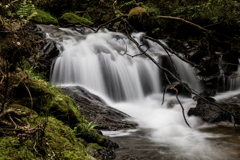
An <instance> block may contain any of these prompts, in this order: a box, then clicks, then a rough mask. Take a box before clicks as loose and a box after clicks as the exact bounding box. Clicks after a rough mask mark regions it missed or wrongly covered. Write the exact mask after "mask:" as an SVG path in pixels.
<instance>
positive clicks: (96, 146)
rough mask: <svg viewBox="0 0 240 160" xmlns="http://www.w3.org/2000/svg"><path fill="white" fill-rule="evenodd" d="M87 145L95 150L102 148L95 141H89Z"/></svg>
mask: <svg viewBox="0 0 240 160" xmlns="http://www.w3.org/2000/svg"><path fill="white" fill-rule="evenodd" d="M88 146H90V147H92V148H93V149H96V150H97V151H101V150H102V149H103V147H101V146H99V145H98V144H97V143H89V144H88Z"/></svg>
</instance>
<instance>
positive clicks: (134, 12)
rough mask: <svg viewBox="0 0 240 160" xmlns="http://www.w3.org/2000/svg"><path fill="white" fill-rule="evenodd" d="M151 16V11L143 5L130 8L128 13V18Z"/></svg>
mask: <svg viewBox="0 0 240 160" xmlns="http://www.w3.org/2000/svg"><path fill="white" fill-rule="evenodd" d="M148 16H149V13H148V11H147V9H146V8H143V7H135V8H133V9H131V10H130V12H129V14H128V19H131V18H141V19H142V18H147V17H148Z"/></svg>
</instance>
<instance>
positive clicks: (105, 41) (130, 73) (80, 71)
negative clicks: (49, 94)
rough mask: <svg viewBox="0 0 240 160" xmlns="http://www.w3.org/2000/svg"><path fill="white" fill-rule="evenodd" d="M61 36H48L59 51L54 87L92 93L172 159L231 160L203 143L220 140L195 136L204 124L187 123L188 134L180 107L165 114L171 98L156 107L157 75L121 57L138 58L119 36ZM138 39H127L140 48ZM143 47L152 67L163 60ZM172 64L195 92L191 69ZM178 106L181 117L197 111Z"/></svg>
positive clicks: (154, 49)
mask: <svg viewBox="0 0 240 160" xmlns="http://www.w3.org/2000/svg"><path fill="white" fill-rule="evenodd" d="M61 30H64V31H65V32H67V33H68V34H67V35H62V36H61V38H58V39H56V37H51V35H49V38H55V41H57V42H58V43H59V44H61V45H62V46H63V48H64V50H63V52H62V53H61V54H60V56H59V57H58V58H57V59H56V62H55V63H54V67H53V72H52V81H51V82H52V83H53V84H56V85H81V86H83V87H85V88H87V89H89V90H90V91H93V92H94V93H97V95H99V96H100V97H102V98H104V100H106V102H107V103H108V104H109V105H110V106H112V107H115V108H117V109H119V110H121V111H123V112H125V113H127V114H129V115H130V116H132V117H133V120H134V121H136V122H137V123H138V124H139V127H140V128H146V129H149V132H150V136H149V137H148V138H149V139H151V140H152V141H154V142H157V143H159V144H165V145H166V146H168V147H169V149H170V150H171V152H172V153H175V154H176V155H177V156H176V157H175V159H203V160H205V159H211V160H215V159H231V156H230V155H229V154H228V153H224V152H225V151H226V146H219V145H218V146H217V147H216V146H215V145H216V144H215V143H213V142H211V141H209V140H208V139H216V138H219V137H224V136H223V135H216V134H210V133H203V132H200V131H198V128H199V127H204V124H203V122H202V121H201V120H200V119H199V118H196V117H187V120H188V122H189V123H190V125H191V126H192V129H190V128H189V127H188V126H187V125H186V124H185V122H184V120H183V117H182V113H181V108H180V105H178V104H175V105H174V106H173V108H171V109H169V108H167V103H168V102H169V101H171V100H172V99H175V97H173V96H170V95H166V98H165V103H164V105H161V102H162V94H161V93H160V91H161V88H162V86H161V85H160V84H161V77H160V75H161V74H160V71H159V70H158V68H157V67H156V66H154V65H153V63H152V62H150V61H149V60H148V59H146V58H143V57H141V56H138V57H134V58H131V57H129V56H127V55H124V56H123V55H122V54H124V53H125V52H126V51H127V54H129V55H136V54H139V51H138V49H137V48H136V46H135V45H134V44H133V43H131V42H130V41H129V40H128V39H127V38H126V37H125V36H124V35H122V34H120V33H113V32H109V31H107V30H104V31H101V32H100V33H97V34H88V35H81V34H80V33H77V32H73V31H71V30H69V29H61ZM142 34H143V33H138V34H132V36H133V37H135V39H136V40H137V41H138V42H139V43H142V42H141V41H140V39H141V35H142ZM73 35H74V36H73ZM145 43H146V42H145ZM147 43H148V44H149V46H150V47H151V48H150V49H149V51H148V53H149V54H151V55H152V56H153V57H154V58H155V59H156V60H157V61H158V59H159V57H160V56H161V55H165V52H164V51H163V49H162V48H161V47H159V46H158V45H157V44H155V43H152V42H150V41H147ZM173 61H174V63H175V64H176V66H177V67H178V70H179V73H180V76H181V79H182V80H183V81H185V82H187V83H188V84H189V85H190V86H192V87H195V88H200V84H199V83H198V81H197V79H196V77H195V76H194V74H193V73H192V72H191V69H190V67H189V66H188V65H187V64H186V63H182V62H181V61H180V60H178V59H177V58H174V57H173ZM116 101H118V102H116ZM181 102H182V103H183V106H184V108H185V114H186V113H187V111H188V109H189V108H190V107H195V105H196V102H194V101H192V100H191V99H187V98H183V97H182V98H181ZM171 152H170V153H169V154H171ZM159 159H160V158H159Z"/></svg>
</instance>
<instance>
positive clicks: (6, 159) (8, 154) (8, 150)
mask: <svg viewBox="0 0 240 160" xmlns="http://www.w3.org/2000/svg"><path fill="white" fill-rule="evenodd" d="M30 143H31V141H29V140H28V141H25V142H23V143H22V144H21V143H20V142H19V140H18V138H17V137H16V136H14V137H12V136H7V137H1V138H0V150H1V152H0V159H1V160H13V159H36V160H38V159H41V158H40V157H37V156H36V155H35V154H34V152H32V150H31V147H30V146H28V145H29V144H30Z"/></svg>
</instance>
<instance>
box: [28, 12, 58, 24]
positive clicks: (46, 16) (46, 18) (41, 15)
mask: <svg viewBox="0 0 240 160" xmlns="http://www.w3.org/2000/svg"><path fill="white" fill-rule="evenodd" d="M36 11H37V15H36V16H34V17H33V18H32V19H31V20H32V21H34V22H36V23H41V24H58V21H57V19H56V18H54V17H52V16H51V15H50V13H47V12H45V11H43V10H40V9H36Z"/></svg>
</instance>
